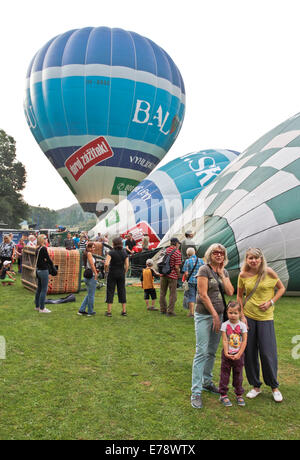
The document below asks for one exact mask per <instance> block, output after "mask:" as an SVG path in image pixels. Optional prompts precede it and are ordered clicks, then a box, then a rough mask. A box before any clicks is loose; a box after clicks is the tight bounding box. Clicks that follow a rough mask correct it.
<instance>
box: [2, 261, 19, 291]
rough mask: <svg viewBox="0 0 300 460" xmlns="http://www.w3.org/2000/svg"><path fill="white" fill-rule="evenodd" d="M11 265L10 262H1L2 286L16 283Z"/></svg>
mask: <svg viewBox="0 0 300 460" xmlns="http://www.w3.org/2000/svg"><path fill="white" fill-rule="evenodd" d="M11 265H12V261H11V260H5V261H4V262H3V265H2V268H1V270H0V280H1V283H2V285H3V286H6V285H8V286H11V285H12V284H13V283H14V282H15V281H16V278H15V277H14V275H15V272H14V271H12V269H11Z"/></svg>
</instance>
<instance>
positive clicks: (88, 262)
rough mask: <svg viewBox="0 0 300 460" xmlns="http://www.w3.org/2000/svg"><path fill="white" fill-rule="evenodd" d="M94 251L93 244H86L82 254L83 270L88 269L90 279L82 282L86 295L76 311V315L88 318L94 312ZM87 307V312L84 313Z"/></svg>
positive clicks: (95, 273)
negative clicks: (90, 274) (84, 285)
mask: <svg viewBox="0 0 300 460" xmlns="http://www.w3.org/2000/svg"><path fill="white" fill-rule="evenodd" d="M94 251H95V244H94V243H92V242H89V243H87V245H86V250H85V252H84V254H83V263H84V266H85V268H89V269H90V270H91V271H92V276H91V278H84V282H85V284H86V287H87V295H86V296H85V298H84V299H83V302H82V304H81V306H80V309H79V311H78V313H77V314H78V315H80V316H82V315H87V316H89V317H91V316H95V314H96V312H95V311H94V302H95V293H96V288H97V278H98V272H97V269H96V266H95V259H94V257H93V252H94ZM86 307H87V311H86Z"/></svg>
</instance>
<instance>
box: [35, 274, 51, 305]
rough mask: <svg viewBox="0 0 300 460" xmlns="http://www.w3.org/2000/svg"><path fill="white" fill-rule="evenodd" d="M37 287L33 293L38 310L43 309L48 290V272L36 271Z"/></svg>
mask: <svg viewBox="0 0 300 460" xmlns="http://www.w3.org/2000/svg"><path fill="white" fill-rule="evenodd" d="M36 274H37V279H38V287H37V290H36V292H35V306H36V308H39V309H40V310H44V308H45V299H46V295H47V290H48V280H49V272H48V270H37V271H36Z"/></svg>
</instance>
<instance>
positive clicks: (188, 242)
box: [181, 230, 197, 260]
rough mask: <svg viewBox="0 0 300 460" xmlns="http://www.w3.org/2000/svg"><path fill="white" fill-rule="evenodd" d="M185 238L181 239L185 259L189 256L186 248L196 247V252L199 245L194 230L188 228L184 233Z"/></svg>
mask: <svg viewBox="0 0 300 460" xmlns="http://www.w3.org/2000/svg"><path fill="white" fill-rule="evenodd" d="M184 236H185V239H184V240H182V241H181V253H182V257H183V260H185V259H186V258H187V254H186V250H187V248H194V249H195V252H196V251H197V246H196V243H195V241H194V239H193V238H194V233H193V231H192V230H187V231H186V232H185V234H184Z"/></svg>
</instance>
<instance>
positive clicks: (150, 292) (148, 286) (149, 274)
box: [141, 259, 160, 311]
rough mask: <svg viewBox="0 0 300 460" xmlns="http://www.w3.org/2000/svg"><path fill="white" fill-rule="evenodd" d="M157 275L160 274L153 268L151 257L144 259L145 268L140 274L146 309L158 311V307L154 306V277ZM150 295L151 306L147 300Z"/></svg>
mask: <svg viewBox="0 0 300 460" xmlns="http://www.w3.org/2000/svg"><path fill="white" fill-rule="evenodd" d="M155 276H157V277H159V276H160V274H159V273H158V272H157V271H156V270H154V263H153V260H152V259H147V260H146V268H144V269H143V271H142V274H141V282H142V288H143V289H144V299H145V302H146V307H147V310H148V311H149V310H150V311H158V308H155V300H156V297H157V296H156V289H155V287H154V277H155ZM150 297H151V300H152V302H151V307H150V304H149V300H150Z"/></svg>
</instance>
